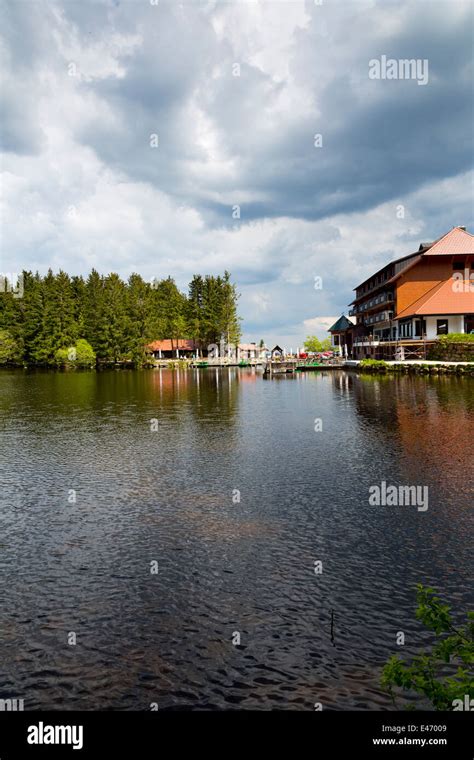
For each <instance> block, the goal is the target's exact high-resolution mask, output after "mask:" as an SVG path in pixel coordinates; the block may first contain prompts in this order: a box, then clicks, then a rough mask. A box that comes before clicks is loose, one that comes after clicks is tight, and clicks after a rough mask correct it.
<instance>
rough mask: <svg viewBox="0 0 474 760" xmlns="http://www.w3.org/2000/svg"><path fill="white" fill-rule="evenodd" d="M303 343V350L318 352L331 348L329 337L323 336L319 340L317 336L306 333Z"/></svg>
mask: <svg viewBox="0 0 474 760" xmlns="http://www.w3.org/2000/svg"><path fill="white" fill-rule="evenodd" d="M303 345H304V347H305V351H309V352H310V353H315V354H318V353H321V352H322V351H330V350H331V338H324V340H319V338H317V337H316V336H315V335H308V337H307V338H306V340H305V342H304V344H303Z"/></svg>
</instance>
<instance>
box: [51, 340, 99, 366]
mask: <svg viewBox="0 0 474 760" xmlns="http://www.w3.org/2000/svg"><path fill="white" fill-rule="evenodd" d="M54 359H55V362H56V364H60V365H63V366H67V367H91V366H92V365H94V364H95V351H94V349H93V348H92V346H91V345H90V343H88V342H87V340H84V339H83V338H80V339H79V340H78V341H77V342H76V344H75V345H74V346H69V347H68V348H58V350H57V351H56V353H55V355H54Z"/></svg>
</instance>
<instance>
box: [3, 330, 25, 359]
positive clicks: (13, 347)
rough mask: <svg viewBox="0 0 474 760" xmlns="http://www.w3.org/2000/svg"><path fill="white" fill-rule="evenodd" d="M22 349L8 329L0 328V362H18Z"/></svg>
mask: <svg viewBox="0 0 474 760" xmlns="http://www.w3.org/2000/svg"><path fill="white" fill-rule="evenodd" d="M21 357H22V350H21V346H20V344H19V343H18V341H16V340H15V338H14V337H13V335H12V334H11V333H9V332H8V330H0V364H18V363H20V362H21Z"/></svg>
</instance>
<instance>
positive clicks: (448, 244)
mask: <svg viewBox="0 0 474 760" xmlns="http://www.w3.org/2000/svg"><path fill="white" fill-rule="evenodd" d="M462 253H464V254H465V253H473V254H474V235H471V233H470V232H466V230H465V229H463V227H453V229H452V230H450V231H449V232H447V233H446V235H443V237H441V238H439V240H437V241H436V242H435V243H433V245H432V246H431V247H430V248H429V249H428V250H427V251H425V252H424V256H434V255H435V254H437V255H440V254H441V255H442V254H451V255H454V256H455V255H456V254H462Z"/></svg>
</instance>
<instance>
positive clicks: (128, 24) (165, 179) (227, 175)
mask: <svg viewBox="0 0 474 760" xmlns="http://www.w3.org/2000/svg"><path fill="white" fill-rule="evenodd" d="M379 5H380V4H379ZM422 5H427V6H429V7H430V8H431V9H433V6H435V7H434V10H433V13H432V15H430V14H427V13H426V8H425V9H423V8H421V6H422ZM450 5H452V4H450ZM401 6H402V7H404V8H406V13H405V16H404V19H403V21H404V23H403V24H402V25H401V26H400V25H399V26H398V28H397V31H396V33H395V34H393V35H392V36H387V35H381V34H377V29H376V28H375V29H374V30H373V31H371V27H370V23H368V22H370V19H371V13H370V10H368V9H367V6H366V4H357V3H350V4H349V5H343V4H334V5H333V7H332V8H331V9H330V11H331V15H330V16H328V20H327V22H326V26H327V35H326V36H325V37H321V35H320V25H319V17H318V15H317V14H318V13H320V11H321V9H320V8H315V7H311V4H309V5H308V8H309V11H310V13H311V21H310V23H309V25H308V26H307V27H306V28H305V29H299V30H298V31H297V38H296V39H295V43H296V42H297V44H295V46H294V48H293V49H292V50H290V51H289V52H288V60H289V64H290V70H291V72H292V77H291V78H289V79H288V80H287V81H285V82H284V81H276V80H275V78H274V77H272V76H271V75H270V74H269V73H266V72H264V71H262V70H261V69H260V68H258V67H257V66H255V65H252V64H251V63H249V62H246V61H240V65H241V72H240V76H239V77H233V76H232V64H233V61H234V60H237V58H236V56H235V55H234V52H233V50H232V44H231V42H230V40H228V39H226V38H225V37H224V38H221V39H218V38H217V35H216V32H215V30H214V28H213V25H212V13H209V12H207V11H206V8H205V6H202V5H199V4H191V3H188V4H186V3H185V4H183V5H182V6H181V5H180V4H170V3H166V2H162V3H161V4H160V6H159V7H158V8H154V7H150V6H146V5H143V6H142V7H141V8H140V9H139V10H138V9H137V6H136V5H134V4H131V3H128V4H127V3H124V4H122V5H121V6H120V8H116V9H114V8H113V6H112V4H111V3H109V4H106V3H103V4H102V10H101V12H102V14H103V17H104V24H105V25H106V28H108V29H110V30H113V29H119V30H123V29H125V28H128V30H129V31H131V32H138V33H141V34H143V43H142V45H141V46H140V47H139V48H138V49H137V51H136V52H135V53H134V55H132V56H131V57H130V59H127V60H125V61H124V64H125V67H126V74H125V76H124V77H123V78H112V77H110V78H108V79H103V80H100V81H98V82H95V83H94V82H93V83H88V82H85V83H83V87H84V88H90V89H93V90H94V92H95V93H96V94H97V95H98V96H99V97H101V98H103V99H104V100H105V101H106V102H107V104H108V105H109V106H110V107H111V108H112V110H113V111H114V113H115V114H116V116H117V120H116V124H115V125H114V126H113V127H111V126H110V125H107V124H102V123H101V122H100V121H97V122H94V120H92V121H91V122H90V123H89V125H88V127H87V129H84V131H83V132H82V133H81V134H80V138H81V139H82V140H83V141H84V142H85V143H86V144H88V145H90V146H91V147H93V148H94V150H96V151H97V153H98V154H99V155H100V157H101V158H102V159H103V160H104V161H106V162H107V163H109V164H110V165H112V166H114V167H116V168H118V169H120V170H121V171H123V172H124V173H125V174H126V175H127V176H128V177H131V178H133V179H138V180H144V181H147V182H150V183H152V184H154V185H155V186H156V187H157V188H159V189H160V190H163V191H165V192H167V193H170V194H171V195H173V196H174V197H175V198H176V199H177V200H178V202H180V203H187V204H191V205H193V206H194V207H195V208H198V209H199V210H200V211H201V212H202V213H203V214H204V216H205V218H206V220H207V223H208V224H211V225H220V224H226V223H228V222H229V216H230V211H229V208H230V206H232V205H233V204H234V203H239V205H240V206H241V214H242V219H243V220H245V221H250V220H256V219H261V218H267V217H270V218H271V217H280V216H290V217H296V218H302V219H308V220H317V219H321V218H324V217H326V216H330V215H333V214H336V213H347V212H351V211H364V210H367V209H370V208H372V207H373V206H374V205H377V204H379V203H381V202H384V201H387V200H389V199H392V198H396V197H398V196H400V195H404V194H406V193H408V192H412V191H413V190H416V189H417V188H419V187H421V186H422V185H424V184H425V183H428V182H430V181H434V180H437V179H440V178H443V177H447V176H454V175H455V174H457V173H459V172H462V171H465V170H466V168H468V167H469V166H470V165H472V156H473V150H472V148H473V143H472V130H471V126H472V99H471V98H470V97H469V93H470V89H469V87H470V86H469V81H470V79H469V63H470V60H471V54H470V48H471V46H470V32H469V25H468V21H469V16H468V14H467V13H463V14H461V13H459V14H457V16H456V17H455V18H452V20H451V21H450V22H449V23H445V21H444V19H445V14H448V13H449V8H448V6H447V5H446V4H441V3H435V4H423V3H420V4H418V6H417V5H416V4H413V3H411V4H410V5H406V4H401ZM81 8H82V6H79V5H77V4H71V5H69V4H68V5H66V6H65V13H66V15H68V16H70V18H71V20H72V21H74V23H75V24H76V25H77V28H78V30H79V32H80V33H81V34H83V35H87V34H89V31H90V28H92V26H93V24H92V21H93V20H94V19H95V20H96V21H97V9H95V10H94V9H93V8H92V6H91V4H90V3H86V5H85V8H84V10H81ZM345 9H348V10H347V12H350V14H351V18H350V23H351V28H352V29H355V31H356V33H357V32H359V31H360V30H361V29H362V27H363V31H362V32H361V33H363V35H364V39H363V43H364V44H363V46H362V47H361V46H360V45H359V46H358V45H353V41H352V38H351V36H345V35H344V36H342V30H343V29H344V28H346V25H347V18H346V13H345ZM374 12H375V11H374ZM394 12H395V11H394ZM107 25H108V26H107ZM98 26H99V29H100V28H101V27H100V24H99V25H97V24H95V27H94V28H95V30H96V31H95V32H94V33H95V34H97V28H98ZM102 28H103V27H102ZM352 46H353V48H354V49H353V50H352ZM339 52H340V53H341V55H340V57H338V54H339ZM382 54H385V55H387V57H392V58H396V59H398V58H413V57H415V58H422V59H424V58H426V59H428V62H429V82H428V84H427V85H426V86H420V85H418V84H417V83H416V81H413V80H407V81H387V80H385V81H374V80H369V79H368V61H369V59H370V58H377V57H379V56H380V55H382ZM333 60H334V61H336V62H338V65H337V66H336V67H335V68H334V70H333V71H330V73H329V76H328V75H327V74H326V77H325V79H326V82H325V84H324V85H323V86H321V84H320V81H319V79H320V78H319V76H318V72H319V71H320V69H321V66H323V65H324V64H325V63H326V64H327V66H329V67H331V66H332V65H333V63H332V62H333ZM300 87H301V92H300V94H298V92H297V91H298V89H299V88H300ZM285 95H287V96H288V97H289V98H291V97H295V98H296V99H298V97H301V98H303V97H307V98H308V101H309V104H310V106H311V108H310V110H309V112H308V108H307V107H306V106H307V104H306V103H305V104H304V105H305V107H304V108H303V109H302V111H301V113H292V112H291V111H288V113H286V114H284V115H283V118H282V117H281V114H279V115H278V117H277V116H276V115H275V117H274V118H272V114H273V113H276V108H277V104H278V100H279V98H280V97H282V96H283V97H285ZM194 108H199V109H201V110H202V112H203V114H204V116H205V118H206V119H207V120H208V122H209V128H210V129H211V130H212V131H213V132H214V134H215V136H216V139H217V141H218V143H219V147H220V150H221V152H222V154H223V156H224V157H225V158H226V159H228V160H229V161H231V162H233V169H232V171H222V172H220V173H219V172H218V173H217V176H212V175H211V176H206V172H205V169H206V165H208V164H209V163H210V162H211V160H212V159H211V158H210V157H209V156H208V155H206V153H205V151H204V150H203V148H202V146H201V145H200V144H199V142H197V141H196V123H195V122H194V121H193V116H194V115H195V114H194V110H193V109H194ZM154 132H156V133H158V134H159V140H160V149H159V151H156V152H155V153H151V152H150V145H149V136H150V134H152V133H154ZM315 133H321V134H322V138H323V147H322V148H315V147H314V145H313V135H314V134H315ZM200 171H201V174H200ZM254 196H257V197H256V198H255V197H254Z"/></svg>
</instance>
